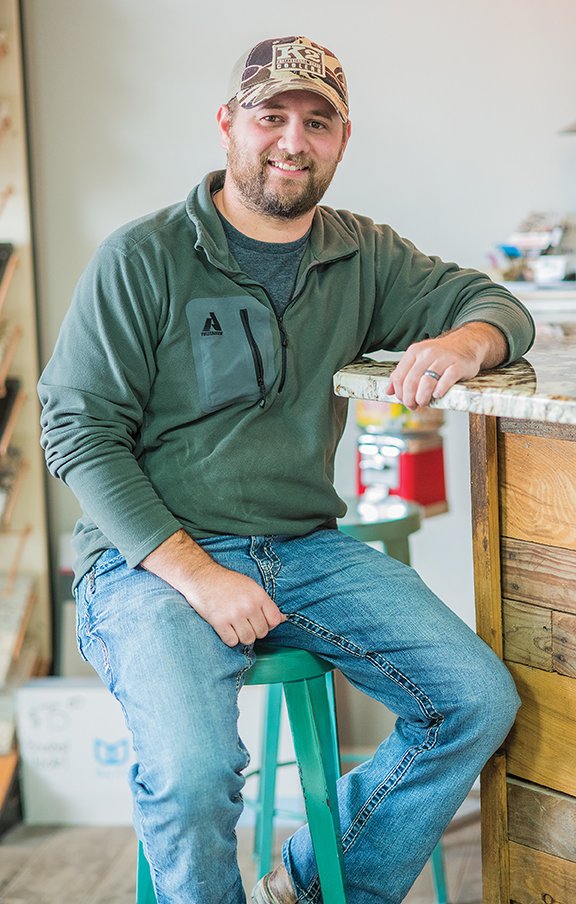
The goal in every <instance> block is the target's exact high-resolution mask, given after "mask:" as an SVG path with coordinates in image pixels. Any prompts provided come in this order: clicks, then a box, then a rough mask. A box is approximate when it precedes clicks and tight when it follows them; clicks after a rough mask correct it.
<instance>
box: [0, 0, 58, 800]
mask: <svg viewBox="0 0 576 904" xmlns="http://www.w3.org/2000/svg"><path fill="white" fill-rule="evenodd" d="M21 34H22V26H21V21H20V3H19V0H0V128H1V126H2V123H3V125H4V128H3V129H2V135H1V141H0V172H1V173H2V184H1V185H0V244H2V245H3V246H5V248H6V246H12V247H13V249H14V250H13V253H12V254H11V255H10V256H9V257H8V260H7V262H6V266H5V267H4V270H3V273H2V278H1V280H0V307H1V308H2V318H3V320H5V321H6V323H7V328H8V340H7V343H6V345H5V346H4V351H3V354H2V357H1V360H0V403H1V401H2V398H1V396H2V395H3V394H5V393H6V388H8V392H10V386H12V387H13V386H14V385H15V383H14V381H18V391H17V393H16V395H15V397H14V399H13V400H12V401H11V405H10V407H9V410H8V411H7V412H5V414H6V417H5V418H4V420H3V425H2V428H0V430H1V436H0V470H1V469H2V466H3V464H4V465H5V466H7V465H8V464H10V463H9V462H7V461H6V460H5V461H4V462H2V458H1V457H2V456H6V455H7V454H8V453H9V451H10V452H11V453H12V454H15V452H16V450H19V452H20V454H21V460H20V463H19V465H18V467H17V470H16V473H15V474H14V475H13V481H12V482H10V480H11V479H12V477H11V476H10V475H8V477H7V476H6V473H5V474H4V478H5V480H6V479H7V480H8V483H4V485H3V489H4V493H5V494H6V493H7V496H6V495H5V496H4V507H3V511H2V512H1V513H0V579H1V580H0V613H1V611H2V606H3V605H4V606H8V607H10V605H12V604H13V605H14V606H16V605H17V599H16V597H17V596H18V593H20V592H21V591H22V588H23V587H25V586H29V588H30V592H29V593H28V594H26V600H25V605H24V606H23V608H22V611H21V612H20V619H19V622H18V625H17V626H16V627H17V629H16V630H15V631H14V630H12V629H13V628H14V625H12V627H11V628H10V630H11V631H12V633H11V634H10V635H9V640H7V639H6V638H7V636H8V635H7V634H6V631H7V630H8V629H6V624H8V623H9V620H8V621H6V620H5V625H4V627H5V632H4V641H3V642H4V647H3V648H2V651H0V653H3V654H4V658H3V660H2V669H1V670H0V692H2V691H5V690H6V686H5V681H6V678H7V674H8V673H10V674H11V675H12V679H11V680H13V678H14V675H17V680H18V681H22V680H26V679H27V678H28V677H30V675H28V674H27V671H30V672H31V674H32V673H34V674H42V675H45V674H47V673H49V671H50V667H51V660H52V636H51V607H50V600H49V577H48V541H47V535H48V528H47V518H46V506H45V466H44V460H43V456H42V452H41V449H40V427H39V407H38V403H37V400H36V383H37V380H38V375H39V361H38V352H37V314H36V297H35V284H34V273H33V236H32V229H31V218H30V174H29V169H28V157H29V154H28V135H27V124H26V116H25V103H24V68H23V58H22V39H21ZM27 582H28V583H27ZM2 590H4V596H3V595H2ZM11 593H12V594H14V597H13V601H12V603H11V602H10V600H11V597H10V594H11ZM20 602H22V600H20ZM1 636H2V623H1V619H0V637H1ZM6 644H8V645H9V646H10V649H9V650H8V653H7V652H6ZM29 644H32V645H33V646H34V648H35V649H37V651H38V655H37V657H36V656H35V657H33V658H32V659H30V658H29V657H23V658H22V659H20V660H19V654H20V651H21V649H22V648H23V645H27V648H28V645H29ZM18 663H19V664H18ZM17 664H18V668H16V665H17ZM22 672H23V674H21V673H22ZM17 761H18V760H17V753H16V751H12V752H10V753H9V754H7V755H3V756H0V811H1V809H2V806H3V804H4V801H5V798H6V794H7V793H8V790H9V788H10V786H11V784H12V781H13V778H14V773H15V770H16V768H17Z"/></svg>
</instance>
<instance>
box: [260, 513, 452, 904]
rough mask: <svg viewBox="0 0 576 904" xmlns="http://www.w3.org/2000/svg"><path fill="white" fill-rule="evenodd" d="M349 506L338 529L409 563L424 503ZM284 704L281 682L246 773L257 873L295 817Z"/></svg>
mask: <svg viewBox="0 0 576 904" xmlns="http://www.w3.org/2000/svg"><path fill="white" fill-rule="evenodd" d="M346 503H347V505H348V511H347V513H346V515H345V517H344V518H343V519H342V520H340V521H339V523H338V527H339V529H340V530H341V531H342V532H343V533H346V534H349V535H350V536H353V537H355V538H356V539H357V540H361V541H363V542H365V543H367V542H380V543H382V544H383V546H384V549H385V551H386V552H387V554H388V555H390V556H393V557H394V558H395V559H397V560H398V561H400V562H403V563H404V564H405V565H409V564H410V548H409V543H408V538H409V535H410V534H412V533H415V532H416V531H417V530H418V529H419V528H420V522H421V509H420V506H418V505H415V504H414V503H412V502H406V501H405V500H403V499H399V498H397V497H388V498H387V499H386V500H383V501H381V502H379V503H376V502H375V503H370V502H369V501H367V500H357V499H346ZM326 687H327V693H328V700H329V706H330V711H331V714H332V732H333V735H334V737H335V738H336V749H337V750H338V745H337V728H336V724H337V723H336V707H335V698H334V682H333V674H332V672H331V671H330V672H327V674H326ZM281 707H282V688H281V686H280V685H279V684H271V685H270V686H269V687H268V691H267V697H266V703H265V715H264V727H263V736H262V743H261V757H260V767H259V768H258V769H255V770H253V771H252V772H249V773H247V775H246V778H247V779H248V778H250V777H251V776H253V775H259V776H260V781H259V786H258V796H257V799H256V801H251V800H250V799H249V798H247V797H246V798H245V803H246V804H247V805H249V806H254V807H255V809H256V831H255V835H254V858H255V860H256V870H257V874H258V877H259V878H260V876H263V875H265V874H266V873H268V872H270V870H271V868H272V862H273V850H272V846H273V838H274V817H275V816H284V817H288V818H290V817H291V818H294V816H297V815H301V814H295V813H294V812H293V811H287V810H282V809H279V808H276V807H275V789H276V770H277V768H278V767H282V766H292V765H295V761H294V760H291V761H287V762H282V763H279V762H278V741H279V735H280V719H281ZM364 759H366V757H365V756H360V755H355V754H347V755H344V756H342V757H339V756H337V767H336V768H337V773H336V774H337V777H339V775H340V761H342V762H354V763H360V762H363V760H364ZM430 864H431V867H432V875H433V881H434V887H435V891H436V902H437V904H449V900H448V892H447V886H446V875H445V870H444V858H443V854H442V843H441V842H439V843H438V845H437V846H436V848H435V849H434V851H433V853H432V856H431V858H430Z"/></svg>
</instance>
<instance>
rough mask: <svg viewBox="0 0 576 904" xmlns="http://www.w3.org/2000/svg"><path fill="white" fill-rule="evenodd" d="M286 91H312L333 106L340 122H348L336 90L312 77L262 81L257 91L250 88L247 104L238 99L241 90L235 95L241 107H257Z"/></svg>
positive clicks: (345, 110)
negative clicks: (269, 82) (271, 81)
mask: <svg viewBox="0 0 576 904" xmlns="http://www.w3.org/2000/svg"><path fill="white" fill-rule="evenodd" d="M286 91H312V93H313V94H319V95H320V96H321V97H324V98H325V99H326V100H327V101H328V102H329V103H330V104H331V105H332V106H333V107H334V109H335V110H336V112H337V114H338V116H339V117H340V119H341V120H342V122H344V123H347V122H348V109H347V107H346V105H345V104H344V102H343V101H342V99H341V98H340V97H339V95H338V94H337V92H336V91H333V90H332V89H331V88H330V87H329V86H328V85H325V84H324V83H322V82H318V83H315V82H314V81H313V80H312V79H301V78H294V79H286V80H285V81H284V82H275V83H273V84H266V83H264V84H263V85H262V86H261V89H260V90H258V91H256V90H255V89H254V88H252V91H251V95H252V96H251V98H250V102H249V103H248V104H243V103H242V102H241V101H240V100H239V99H238V95H242V93H243V92H242V91H239V92H238V95H237V96H236V97H237V99H238V103H239V104H240V106H241V107H244V106H246V107H247V108H251V107H257V106H258V105H259V104H261V103H262V102H263V101H265V100H270V98H271V97H275V96H276V95H277V94H284V93H285V92H286Z"/></svg>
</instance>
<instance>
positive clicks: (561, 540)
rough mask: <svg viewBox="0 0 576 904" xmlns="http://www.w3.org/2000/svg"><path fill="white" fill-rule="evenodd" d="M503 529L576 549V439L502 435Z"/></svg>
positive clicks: (518, 536) (523, 537) (512, 534)
mask: <svg viewBox="0 0 576 904" xmlns="http://www.w3.org/2000/svg"><path fill="white" fill-rule="evenodd" d="M499 449H500V461H499V464H500V481H501V527H502V534H503V535H504V536H507V537H515V538H516V539H519V540H530V541H533V542H535V543H544V544H546V545H548V546H562V547H564V548H567V549H575V550H576V480H575V479H574V475H576V443H575V442H569V441H567V440H560V439H550V438H547V437H541V436H524V435H522V434H513V433H504V434H501V436H500V447H499Z"/></svg>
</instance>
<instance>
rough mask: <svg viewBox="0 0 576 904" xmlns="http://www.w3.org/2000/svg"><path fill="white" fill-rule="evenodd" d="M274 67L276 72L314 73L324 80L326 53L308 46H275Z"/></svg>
mask: <svg viewBox="0 0 576 904" xmlns="http://www.w3.org/2000/svg"><path fill="white" fill-rule="evenodd" d="M273 67H274V69H275V70H276V72H285V71H286V70H289V71H292V72H298V71H300V72H312V73H314V75H319V76H321V77H322V78H324V75H325V70H324V52H323V51H322V50H320V49H318V48H316V47H309V46H308V45H307V44H275V45H274V62H273Z"/></svg>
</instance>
